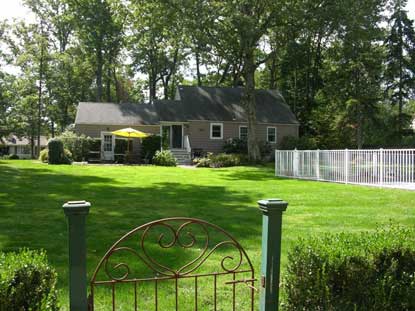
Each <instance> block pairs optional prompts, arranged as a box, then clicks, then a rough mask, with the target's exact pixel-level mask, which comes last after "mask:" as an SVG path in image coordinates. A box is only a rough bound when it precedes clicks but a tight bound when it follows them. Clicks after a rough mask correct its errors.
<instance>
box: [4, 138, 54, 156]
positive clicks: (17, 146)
mask: <svg viewBox="0 0 415 311" xmlns="http://www.w3.org/2000/svg"><path fill="white" fill-rule="evenodd" d="M34 143H35V144H34V145H35V146H34V147H35V148H34V153H35V154H37V150H38V149H37V138H35V142H34ZM2 144H3V146H4V147H3V150H4V153H5V154H8V155H13V154H15V155H17V156H18V157H19V159H30V158H31V148H30V139H28V138H27V137H18V136H16V135H10V136H9V137H7V138H5V139H3V142H2ZM47 145H48V139H47V137H46V136H40V149H43V148H46V147H47Z"/></svg>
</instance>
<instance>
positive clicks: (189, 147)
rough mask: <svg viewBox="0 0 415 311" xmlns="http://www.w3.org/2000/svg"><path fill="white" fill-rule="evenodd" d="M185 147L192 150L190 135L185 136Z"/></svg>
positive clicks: (188, 150)
mask: <svg viewBox="0 0 415 311" xmlns="http://www.w3.org/2000/svg"><path fill="white" fill-rule="evenodd" d="M183 147H184V149H186V151H187V152H189V153H190V152H192V147H191V146H190V139H189V135H185V136H184V143H183Z"/></svg>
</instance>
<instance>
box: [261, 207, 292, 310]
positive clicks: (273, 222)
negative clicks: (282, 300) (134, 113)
mask: <svg viewBox="0 0 415 311" xmlns="http://www.w3.org/2000/svg"><path fill="white" fill-rule="evenodd" d="M258 205H259V208H260V210H261V211H262V259H261V294H260V311H276V310H278V307H279V302H278V298H279V285H280V258H281V227H282V213H283V212H284V211H285V210H286V209H287V206H288V203H287V202H284V201H282V200H280V199H268V200H260V201H258Z"/></svg>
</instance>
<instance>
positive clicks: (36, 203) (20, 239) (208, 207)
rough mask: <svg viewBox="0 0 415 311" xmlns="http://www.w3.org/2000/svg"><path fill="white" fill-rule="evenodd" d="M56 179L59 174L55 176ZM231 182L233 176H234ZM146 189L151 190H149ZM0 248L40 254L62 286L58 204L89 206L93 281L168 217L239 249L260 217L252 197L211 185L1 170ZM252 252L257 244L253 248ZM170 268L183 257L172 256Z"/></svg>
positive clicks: (62, 222) (62, 230)
mask: <svg viewBox="0 0 415 311" xmlns="http://www.w3.org/2000/svg"><path fill="white" fill-rule="evenodd" d="M58 173H59V174H58ZM235 178H237V177H235ZM150 182H153V183H150ZM0 187H1V189H2V192H3V193H4V194H5V196H0V206H1V209H2V217H1V219H0V227H1V228H2V230H1V235H0V248H1V249H2V250H5V251H11V250H17V249H19V248H22V247H29V248H35V249H36V248H43V249H45V250H46V251H47V252H48V256H49V259H50V261H51V263H52V264H53V265H54V266H55V267H56V269H57V271H58V274H59V277H60V279H59V285H60V286H61V287H62V286H65V285H66V284H67V258H68V254H67V228H66V219H65V216H64V214H63V211H62V208H61V206H62V204H63V203H64V202H65V201H68V200H79V199H84V200H88V201H90V202H91V203H92V208H91V211H90V215H89V216H88V222H87V232H88V270H89V275H91V274H92V272H93V270H94V269H95V267H96V265H97V264H98V261H99V260H100V259H101V257H102V256H103V255H104V254H105V252H106V251H107V250H108V248H109V247H110V246H111V245H112V244H113V243H114V242H115V241H116V240H117V239H118V238H120V237H121V236H123V235H124V234H125V233H127V232H128V231H130V230H131V229H133V228H135V227H138V226H139V225H142V224H145V223H147V222H149V221H152V220H156V219H160V218H167V217H175V216H181V217H193V218H200V219H203V220H206V221H208V222H210V223H213V224H216V225H218V226H220V227H222V228H223V229H225V230H226V231H228V232H229V233H230V234H232V235H233V236H234V237H235V238H236V239H237V240H238V241H239V242H240V243H241V244H242V246H243V245H244V239H247V240H250V239H255V240H257V241H258V243H260V239H261V237H260V235H261V233H260V221H261V218H260V217H256V216H258V214H257V213H256V211H255V210H254V209H253V208H251V207H248V206H247V204H246V203H247V202H250V201H251V198H250V197H249V196H248V195H247V194H244V193H243V192H232V191H229V190H228V189H227V188H225V187H223V186H218V185H203V186H202V185H189V184H181V183H179V182H158V183H157V182H154V180H153V181H149V184H147V185H146V184H139V185H138V186H131V185H130V184H127V183H120V182H119V181H117V180H116V179H113V178H109V177H100V176H89V175H70V174H62V173H60V172H58V171H54V170H52V169H48V168H47V166H39V168H26V167H24V166H23V167H19V169H15V168H12V167H10V166H3V165H2V166H1V167H0ZM258 245H259V244H258ZM169 260H170V261H172V262H173V264H179V263H180V261H182V260H183V258H182V257H180V256H178V257H175V256H172V257H170V259H169Z"/></svg>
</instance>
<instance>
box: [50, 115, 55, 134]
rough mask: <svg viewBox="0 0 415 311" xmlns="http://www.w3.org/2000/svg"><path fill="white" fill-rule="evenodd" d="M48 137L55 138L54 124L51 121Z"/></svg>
mask: <svg viewBox="0 0 415 311" xmlns="http://www.w3.org/2000/svg"><path fill="white" fill-rule="evenodd" d="M50 135H51V136H52V138H54V137H55V122H54V121H53V119H51V120H50Z"/></svg>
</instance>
